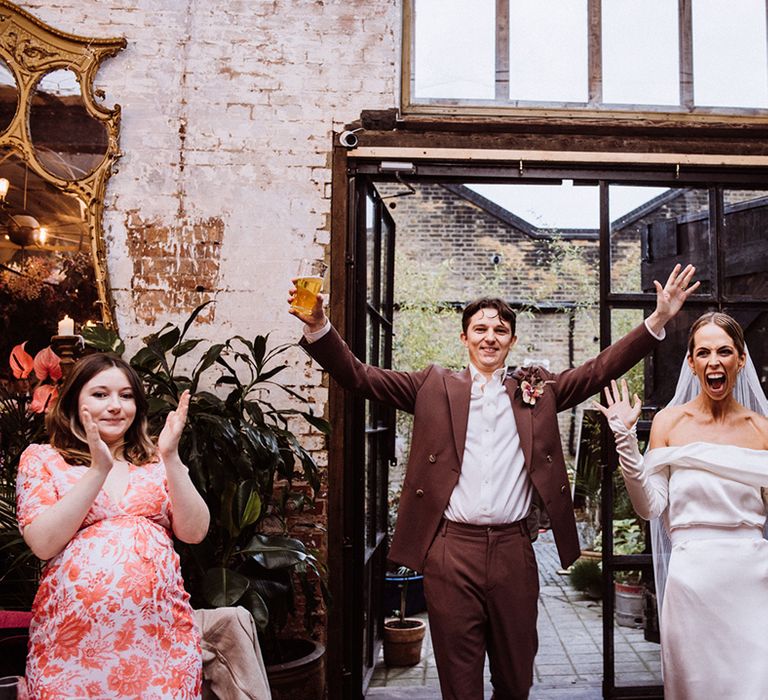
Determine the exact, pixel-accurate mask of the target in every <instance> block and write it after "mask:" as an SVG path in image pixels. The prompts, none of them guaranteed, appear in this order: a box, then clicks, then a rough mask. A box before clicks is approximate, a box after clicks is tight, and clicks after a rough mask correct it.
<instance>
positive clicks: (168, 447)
mask: <svg viewBox="0 0 768 700" xmlns="http://www.w3.org/2000/svg"><path fill="white" fill-rule="evenodd" d="M188 411H189V390H185V391H183V392H182V394H181V397H179V405H178V406H177V407H176V410H175V411H171V412H170V413H169V414H168V416H167V417H166V419H165V425H164V426H163V429H162V431H161V432H160V436H159V437H158V438H157V449H158V450H159V451H160V456H161V457H162V459H163V461H164V462H166V463H167V462H168V461H170V459H172V458H175V457H178V453H179V440H180V439H181V434H182V432H183V431H184V425H185V424H186V422H187V412H188Z"/></svg>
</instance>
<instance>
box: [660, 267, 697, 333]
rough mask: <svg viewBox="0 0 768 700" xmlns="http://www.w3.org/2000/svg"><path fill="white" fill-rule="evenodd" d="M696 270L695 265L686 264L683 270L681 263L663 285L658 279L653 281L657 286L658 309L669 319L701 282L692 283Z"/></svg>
mask: <svg viewBox="0 0 768 700" xmlns="http://www.w3.org/2000/svg"><path fill="white" fill-rule="evenodd" d="M695 272H696V268H695V267H694V266H693V265H686V266H685V269H683V270H681V265H680V264H677V265H675V267H674V269H673V270H672V272H671V273H670V274H669V278H668V279H667V283H666V284H665V285H664V286H663V287H662V286H661V284H660V283H659V282H658V281H656V280H654V281H653V286H654V287H656V311H657V312H658V313H659V314H661V315H662V316H663V317H665V318H666V319H667V320H669V319H670V318H672V317H673V316H674V315H675V314H677V312H678V311H680V309H681V308H682V306H683V304H684V303H685V300H686V299H687V298H688V297H689V296H690V295H691V294H693V292H694V291H696V289H698V287H699V285H700V284H701V282H694V283H693V284H691V280H692V279H693V275H694V273H695Z"/></svg>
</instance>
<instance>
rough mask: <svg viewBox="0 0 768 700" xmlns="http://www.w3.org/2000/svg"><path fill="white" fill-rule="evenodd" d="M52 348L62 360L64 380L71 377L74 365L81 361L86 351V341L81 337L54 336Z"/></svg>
mask: <svg viewBox="0 0 768 700" xmlns="http://www.w3.org/2000/svg"><path fill="white" fill-rule="evenodd" d="M51 347H52V348H53V351H54V352H55V353H56V354H57V355H58V356H59V359H60V360H61V374H62V377H63V379H65V380H66V378H67V377H68V376H69V372H70V370H71V369H72V365H74V364H75V362H77V361H78V360H79V359H80V356H81V354H82V352H83V350H84V349H85V341H84V340H83V336H81V335H54V336H53V337H52V338H51Z"/></svg>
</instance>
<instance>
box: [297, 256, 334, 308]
mask: <svg viewBox="0 0 768 700" xmlns="http://www.w3.org/2000/svg"><path fill="white" fill-rule="evenodd" d="M327 269H328V266H327V265H326V264H325V263H324V262H323V261H322V260H307V259H306V258H302V260H301V262H300V263H299V271H298V272H297V273H296V296H295V297H294V299H293V304H291V307H292V308H294V309H296V310H297V311H300V312H301V313H303V314H307V315H308V314H311V313H312V309H314V308H315V299H316V298H317V295H318V294H319V293H320V290H321V289H322V288H323V278H324V277H325V271H326V270H327Z"/></svg>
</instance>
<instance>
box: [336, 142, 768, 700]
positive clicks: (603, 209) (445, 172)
mask: <svg viewBox="0 0 768 700" xmlns="http://www.w3.org/2000/svg"><path fill="white" fill-rule="evenodd" d="M350 155H352V154H350ZM409 165H410V164H409ZM347 173H348V175H349V181H350V183H351V186H350V199H349V205H350V206H349V211H350V213H356V215H357V216H358V217H359V216H360V211H359V208H358V207H359V206H360V204H359V202H360V200H359V199H355V197H357V195H355V194H354V193H356V192H357V193H359V192H360V191H361V186H360V185H362V183H368V184H369V183H370V181H371V180H372V179H375V180H378V181H383V180H387V181H395V180H398V179H400V178H402V179H404V180H405V181H406V182H462V183H472V182H496V183H498V182H506V183H510V184H515V183H517V184H523V183H535V182H544V181H549V182H553V181H554V182H557V181H558V180H564V179H571V180H574V182H583V183H589V184H598V185H599V187H600V248H599V266H600V288H599V304H600V341H601V347H607V346H608V345H609V344H610V342H611V312H612V311H613V310H614V309H644V310H647V311H650V310H651V309H652V308H653V306H654V304H655V296H654V295H652V294H625V293H613V292H612V291H611V287H610V220H609V211H608V204H609V200H608V187H609V185H611V184H623V185H649V186H650V185H656V186H663V187H675V188H679V187H685V186H694V185H696V186H699V187H701V186H707V187H708V188H710V206H709V217H710V221H711V222H712V225H711V227H710V231H711V232H712V234H711V235H714V236H715V245H713V246H712V247H711V251H712V255H713V256H714V258H715V262H716V265H715V268H714V269H716V270H718V275H717V277H716V279H715V280H714V281H713V286H712V291H711V294H709V295H694V296H693V297H691V298H690V299H689V300H688V302H687V304H688V307H694V308H697V307H698V308H701V309H702V311H704V310H706V309H711V308H720V307H722V306H725V305H727V306H728V307H743V308H750V309H751V308H754V309H759V310H768V303H766V302H765V301H763V300H757V299H749V298H738V299H727V298H726V297H725V296H724V295H723V285H722V279H721V276H722V272H721V271H722V263H723V261H724V259H725V250H724V248H723V240H722V239H723V236H722V233H723V209H722V206H721V201H722V199H721V197H720V195H719V194H718V193H719V192H721V191H722V188H723V187H743V188H749V189H766V188H768V168H762V167H751V168H750V167H744V168H732V167H709V166H693V165H688V166H686V167H685V169H684V172H681V170H680V168H674V169H672V168H669V167H666V168H665V167H663V166H658V165H654V166H643V165H638V166H628V165H615V166H614V165H605V166H602V165H601V166H594V165H587V166H583V167H582V166H579V165H569V164H563V165H557V164H544V163H534V162H526V164H525V171H524V174H523V172H521V168H520V167H519V164H518V163H511V162H510V163H488V162H485V163H482V162H481V163H478V164H477V165H467V164H466V163H446V162H438V161H426V160H425V161H424V162H419V163H418V164H417V165H416V166H415V167H413V168H412V170H411V171H410V172H409V173H398V174H397V176H395V175H388V174H384V173H382V172H381V170H380V161H378V160H373V159H370V158H359V159H358V158H355V157H354V155H352V157H350V159H349V161H348V170H347ZM356 183H359V184H356ZM718 188H719V189H718ZM357 220H358V221H361V220H364V217H363V218H362V219H361V218H358V219H357ZM348 231H349V232H350V236H351V237H350V239H349V242H348V256H347V266H348V275H349V276H351V277H348V279H349V278H351V279H354V284H351V285H347V287H346V289H347V296H346V301H347V304H346V308H347V324H348V329H349V330H350V332H351V335H350V338H354V343H355V346H356V347H357V348H360V347H363V344H364V342H365V336H364V324H362V323H361V321H360V319H363V318H365V317H366V315H367V314H370V313H371V311H372V310H371V309H369V308H368V307H367V303H366V300H365V298H364V295H362V294H361V293H360V290H361V289H365V279H364V278H362V277H361V275H364V274H365V269H364V268H365V266H364V265H360V264H359V262H360V258H359V254H358V252H356V246H357V245H359V242H360V239H359V238H356V239H355V236H357V235H358V233H357V232H356V227H355V226H354V225H350V227H349V229H348ZM353 239H354V240H353ZM392 243H393V245H394V237H393V240H392ZM390 290H391V285H390ZM390 308H391V306H390ZM390 319H391V316H390ZM390 359H391V358H390ZM362 408H363V407H362V404H355V405H352V404H350V403H348V409H347V411H346V412H345V415H346V417H347V420H346V426H347V427H346V433H345V435H346V436H347V439H346V443H347V445H349V446H350V448H349V449H345V456H347V457H351V456H352V455H353V454H360V453H361V452H360V449H361V440H362V439H363V437H362V436H363V435H364V431H362V430H361V429H360V426H361V420H362V419H363V417H364V411H363V410H362ZM615 459H616V458H615V451H614V450H613V448H612V444H610V443H609V442H608V435H607V431H603V463H604V464H607V465H608V466H609V468H608V469H605V470H604V472H603V488H602V512H603V522H602V526H603V567H604V583H605V584H606V585H604V591H605V592H604V598H603V658H604V667H603V671H604V677H603V697H605V698H663V689H662V687H661V686H632V687H629V686H623V687H616V685H615V656H614V638H613V637H614V634H613V618H614V600H613V587H612V582H613V576H614V574H615V572H617V571H621V570H637V569H645V570H647V571H650V569H651V567H652V564H651V557H650V555H648V554H642V555H632V556H614V555H613V531H612V520H613V504H614V494H613V482H612V473H613V470H614V469H615V468H616V463H615ZM359 479H360V475H359V473H357V472H356V470H355V469H354V467H353V462H349V461H348V463H347V464H346V465H345V483H346V486H345V488H344V493H345V498H344V505H345V507H350V506H351V507H352V511H351V517H345V523H348V526H347V525H346V524H345V531H346V533H348V534H347V535H345V540H344V546H345V548H349V549H350V550H351V551H353V552H354V556H353V560H354V561H356V562H359V561H361V559H360V556H361V552H362V549H361V541H360V536H359V533H360V532H363V527H362V525H363V524H364V523H363V520H362V517H363V516H362V512H361V508H360V505H359V504H354V503H353V500H352V497H351V494H350V492H351V491H352V490H354V489H357V488H360V486H361V484H360V481H359ZM350 486H351V487H352V488H351V489H350V488H349V487H350ZM348 512H349V511H348ZM358 570H359V567H358V564H353V567H352V569H350V568H349V567H348V566H347V567H346V571H345V580H346V581H348V582H350V583H351V584H352V585H351V586H350V588H348V590H352V591H354V594H353V595H352V596H350V598H349V600H348V601H345V607H346V608H347V609H348V610H350V611H354V612H353V613H352V614H350V615H347V616H346V620H345V658H346V660H347V661H350V660H351V659H353V657H354V656H355V654H354V653H353V652H354V640H359V630H360V624H361V622H362V617H361V615H362V613H359V612H358V610H359V607H358V606H361V605H362V604H363V596H362V591H360V584H359V579H356V578H355V571H358ZM346 603H349V605H348V606H347V605H346ZM348 670H352V672H353V678H354V664H353V665H352V666H351V667H350V669H348ZM357 678H358V679H359V681H360V682H359V683H357V680H355V681H353V682H352V683H351V685H349V686H346V687H349V688H352V689H353V693H352V694H351V695H350V696H349V697H356V695H355V691H354V688H356V687H357V688H364V683H366V680H365V679H363V678H362V675H358V676H357ZM345 685H346V684H345ZM345 697H347V695H346V693H345Z"/></svg>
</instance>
